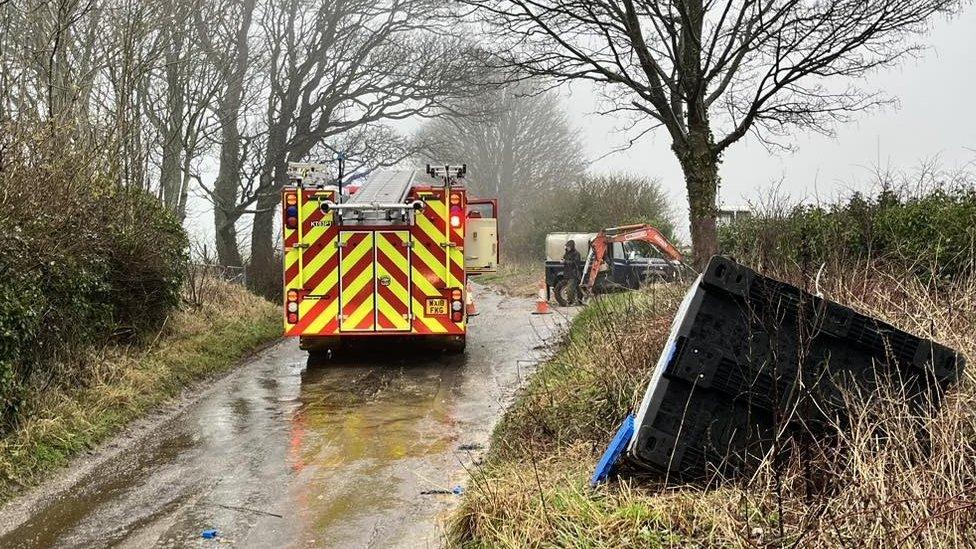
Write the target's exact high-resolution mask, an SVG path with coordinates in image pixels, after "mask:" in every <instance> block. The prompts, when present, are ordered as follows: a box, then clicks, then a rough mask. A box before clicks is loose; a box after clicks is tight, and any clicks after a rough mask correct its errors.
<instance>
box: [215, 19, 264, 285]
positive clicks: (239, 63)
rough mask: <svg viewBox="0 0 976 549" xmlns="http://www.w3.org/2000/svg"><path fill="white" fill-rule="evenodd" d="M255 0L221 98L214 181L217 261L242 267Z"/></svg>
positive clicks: (244, 21)
mask: <svg viewBox="0 0 976 549" xmlns="http://www.w3.org/2000/svg"><path fill="white" fill-rule="evenodd" d="M254 6H255V0H246V1H245V2H244V3H243V5H242V7H243V13H242V19H241V25H240V27H239V28H238V30H237V36H236V37H235V43H234V46H235V54H234V57H233V64H232V65H231V67H230V69H229V70H228V72H227V74H226V79H227V87H226V88H225V90H224V94H223V96H222V97H221V98H220V101H218V107H217V118H218V119H219V120H220V139H221V140H220V167H219V168H218V169H217V179H216V181H214V189H213V199H214V200H213V202H214V228H215V232H216V243H217V261H219V262H220V264H221V265H224V266H226V267H241V266H243V265H244V260H243V259H242V258H241V251H240V248H238V247H237V228H236V227H235V223H237V220H238V219H239V218H240V216H241V213H242V212H241V210H239V209H237V190H238V188H240V185H241V131H240V128H239V127H238V122H239V120H240V113H241V105H242V103H243V97H244V78H245V73H246V72H247V63H248V61H249V57H250V49H249V47H248V41H247V39H248V30H249V29H250V28H251V16H252V15H253V13H254Z"/></svg>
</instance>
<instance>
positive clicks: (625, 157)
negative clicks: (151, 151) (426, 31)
mask: <svg viewBox="0 0 976 549" xmlns="http://www.w3.org/2000/svg"><path fill="white" fill-rule="evenodd" d="M924 40H925V41H926V43H928V44H930V45H931V49H930V50H929V51H927V52H926V53H925V54H924V55H923V56H922V57H921V58H920V59H917V60H908V61H906V62H905V63H903V64H902V65H901V66H899V67H896V68H893V69H888V70H886V71H883V72H879V73H877V74H874V75H872V76H871V77H870V79H869V81H868V82H866V87H869V88H870V87H873V88H877V89H882V90H885V91H886V92H887V93H888V94H890V95H893V96H894V97H896V98H898V100H899V105H898V106H897V107H893V108H886V109H883V110H879V111H875V112H871V113H866V114H860V115H859V116H858V118H857V121H856V122H852V123H850V124H845V125H842V126H839V127H838V128H837V131H836V136H835V137H824V136H821V135H817V134H812V133H800V134H797V135H796V137H795V139H794V141H793V142H792V145H793V146H794V147H795V149H796V151H795V152H772V153H771V152H770V151H768V150H766V148H764V147H763V146H762V145H761V144H759V143H756V142H755V141H754V140H752V139H751V138H746V139H745V140H743V141H740V142H739V143H737V144H735V145H733V146H732V147H731V148H730V149H729V150H728V152H727V153H726V154H725V158H724V162H723V164H722V166H721V176H722V188H721V191H720V194H719V199H720V202H721V205H722V206H723V207H726V208H736V207H742V206H744V205H746V203H747V202H748V201H749V200H750V199H753V198H755V197H756V196H757V194H758V193H759V192H761V191H762V190H765V189H769V188H770V187H771V186H772V185H773V184H774V183H775V182H778V181H780V180H782V181H783V182H782V185H781V187H780V188H781V190H782V191H784V192H788V193H789V194H790V195H791V196H793V197H794V198H797V199H804V198H811V197H813V196H819V197H821V198H830V197H833V196H836V195H838V194H844V193H847V192H849V191H851V190H853V189H865V188H868V187H869V185H868V183H869V180H870V174H869V172H870V171H871V170H872V169H873V168H874V167H876V166H878V165H880V166H882V167H889V168H895V169H905V170H910V169H911V168H912V167H914V166H917V165H918V164H919V163H920V162H922V161H925V160H930V159H932V158H934V157H938V158H939V159H940V161H941V164H942V165H943V166H944V167H946V168H949V169H951V168H954V167H958V166H962V165H964V164H967V163H969V162H973V161H976V100H974V99H973V97H974V89H976V9H968V10H966V12H965V13H963V14H962V15H961V16H960V17H957V18H955V19H952V20H949V21H939V22H937V24H936V25H935V26H934V29H933V31H932V32H931V34H929V35H928V36H927V37H926V38H925V39H924ZM564 95H565V106H566V108H567V109H568V110H569V111H570V113H571V115H572V120H573V122H574V123H575V124H576V125H577V127H578V128H579V129H580V131H581V132H582V135H583V137H584V140H585V145H586V147H587V149H588V150H589V154H590V157H591V158H594V159H595V158H599V157H601V156H603V155H605V154H606V153H607V152H609V151H611V150H613V149H614V148H616V147H619V146H620V145H622V144H624V143H626V141H627V138H625V137H623V136H622V135H621V132H620V131H618V128H619V127H620V121H619V120H618V119H617V118H615V117H614V116H612V115H598V114H594V113H595V112H596V111H597V110H598V108H599V105H598V104H597V98H596V95H595V94H594V93H593V90H592V89H590V88H588V87H586V86H584V85H575V86H573V87H572V88H571V89H567V90H564ZM418 126H419V121H404V122H402V123H401V124H398V127H400V128H401V130H404V131H411V130H413V129H415V128H416V127H418ZM670 146H671V143H670V139H669V138H668V136H667V135H666V134H665V133H664V132H663V131H658V132H655V133H652V134H650V135H648V136H645V137H644V138H643V139H642V140H640V141H639V142H638V143H637V144H636V145H635V146H634V147H633V148H631V149H629V150H627V151H625V152H620V153H616V154H613V155H611V156H609V157H606V158H603V159H602V160H599V161H597V162H596V163H594V165H593V166H592V167H591V169H592V170H593V171H594V172H603V171H612V170H618V171H629V172H633V173H638V174H641V175H646V176H649V177H654V178H657V179H659V180H660V181H661V183H662V185H663V186H664V188H665V190H666V191H667V192H668V193H669V194H670V195H671V197H672V199H673V202H674V204H675V205H676V212H675V214H676V215H675V217H676V221H677V222H678V227H679V236H681V237H682V238H684V239H685V240H687V238H688V236H687V235H688V229H687V223H688V221H687V200H686V196H685V191H684V181H683V179H682V176H681V170H680V168H679V166H678V163H677V160H676V159H675V157H674V155H673V153H672V152H671V148H670ZM474 176H475V174H472V177H474ZM190 206H191V207H190V211H189V212H188V214H189V216H188V219H187V225H188V227H190V228H191V231H192V232H193V233H195V235H194V236H195V237H196V238H195V240H197V241H198V242H210V241H212V238H213V229H212V224H213V218H212V213H211V212H210V205H209V204H208V203H206V201H204V200H202V199H196V200H193V201H192V203H191V205H190ZM249 221H250V220H248V221H247V222H245V223H246V224H247V225H248V226H249ZM245 223H242V225H243V224H245ZM242 228H243V227H242ZM247 234H248V233H247V231H246V230H243V231H242V235H247Z"/></svg>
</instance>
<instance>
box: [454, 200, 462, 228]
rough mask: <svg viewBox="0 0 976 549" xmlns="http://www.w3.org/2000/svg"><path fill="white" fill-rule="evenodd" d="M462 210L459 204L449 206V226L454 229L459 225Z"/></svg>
mask: <svg viewBox="0 0 976 549" xmlns="http://www.w3.org/2000/svg"><path fill="white" fill-rule="evenodd" d="M463 215H464V212H463V211H462V210H461V207H460V206H454V207H452V208H451V227H454V228H455V229H456V228H458V227H460V226H461V219H462V216H463Z"/></svg>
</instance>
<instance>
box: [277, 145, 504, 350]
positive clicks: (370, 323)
mask: <svg viewBox="0 0 976 549" xmlns="http://www.w3.org/2000/svg"><path fill="white" fill-rule="evenodd" d="M466 172H467V168H466V166H439V167H431V166H428V167H427V169H426V171H425V173H423V172H420V171H383V172H378V173H376V174H374V175H372V176H371V177H369V178H368V179H367V180H366V181H365V182H363V183H361V184H360V185H358V188H356V189H355V192H352V193H350V190H349V189H348V188H346V189H344V188H342V184H341V179H340V180H339V181H338V182H336V181H335V180H332V179H331V177H330V176H329V175H328V171H327V167H326V166H324V165H320V164H296V163H293V164H290V165H289V184H288V185H287V186H285V188H284V189H283V190H282V200H281V204H282V235H283V238H284V254H283V255H284V331H285V335H286V336H298V337H299V338H300V341H301V347H302V348H303V349H307V350H310V351H313V352H315V351H322V350H326V349H334V348H336V347H338V346H339V344H340V343H341V342H342V341H344V340H349V339H351V338H366V337H397V336H409V337H422V338H427V339H428V340H429V341H430V342H432V343H434V344H435V345H436V346H439V347H440V348H443V349H446V350H448V351H453V352H460V351H462V350H463V349H464V344H465V335H466V333H467V326H468V312H469V305H471V303H472V302H471V300H472V297H471V295H470V293H469V288H468V277H469V276H471V275H474V274H478V273H485V272H493V271H495V270H496V268H497V264H498V232H497V210H498V207H497V201H495V200H484V199H473V198H471V197H469V196H468V192H467V190H466V189H465V187H464V185H463V181H464V176H465V175H466Z"/></svg>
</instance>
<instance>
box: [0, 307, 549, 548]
mask: <svg viewBox="0 0 976 549" xmlns="http://www.w3.org/2000/svg"><path fill="white" fill-rule="evenodd" d="M479 294H480V295H479V306H480V313H481V314H480V315H479V316H477V317H475V318H473V319H472V320H471V326H470V331H469V335H468V350H467V352H466V354H465V355H461V356H444V355H432V354H429V353H428V354H421V355H415V354H411V353H405V352H403V351H402V350H401V349H396V348H381V349H372V350H371V352H370V353H369V354H367V355H362V354H353V355H348V356H344V357H336V358H335V359H333V360H330V361H324V362H319V363H310V362H309V358H308V355H307V354H306V353H304V352H303V351H300V350H299V349H298V344H297V341H294V340H285V341H283V342H281V343H278V344H276V345H274V346H272V347H270V348H268V349H266V350H264V351H263V352H261V353H259V354H258V355H257V356H255V357H254V358H253V359H252V360H249V361H248V362H247V363H245V364H244V365H243V366H242V367H240V368H239V369H237V370H235V371H234V372H233V373H231V374H229V375H228V376H226V377H224V378H222V379H220V380H218V381H216V382H214V383H213V384H212V385H210V386H209V387H204V388H202V389H201V391H202V392H201V393H200V394H199V396H198V397H197V398H195V399H193V400H192V401H188V402H186V403H185V405H183V406H181V407H180V408H179V409H178V410H176V411H174V412H173V413H171V414H170V415H169V417H165V418H163V419H161V420H157V421H156V422H155V423H154V424H153V425H151V426H149V427H148V428H143V429H141V430H140V432H139V433H137V434H132V433H130V434H129V435H128V436H123V437H120V438H119V439H117V440H116V441H113V442H112V443H110V444H108V445H107V448H108V449H105V450H101V451H100V453H99V454H98V455H96V456H95V457H93V458H89V459H88V460H87V461H88V463H85V464H81V465H79V464H75V465H74V466H72V468H69V469H68V471H66V472H65V473H64V474H63V475H60V477H59V478H56V479H52V481H51V482H49V483H48V484H47V485H45V486H42V487H40V488H39V489H38V490H35V491H34V492H32V493H29V494H27V495H26V496H24V497H21V498H19V499H17V500H14V501H12V502H10V503H9V504H8V505H6V506H5V507H4V508H3V509H2V510H0V547H106V546H111V547H151V546H156V547H184V546H198V545H213V544H214V543H215V542H214V541H213V540H203V539H201V532H202V531H203V530H205V529H211V528H213V529H217V530H219V532H220V538H221V540H222V541H225V542H233V544H235V545H238V546H241V547H372V546H375V547H389V546H400V547H427V546H437V545H439V539H440V529H439V524H438V520H439V518H441V517H442V516H443V515H444V514H445V511H447V510H449V509H450V508H451V507H452V506H453V505H454V504H455V503H456V501H457V496H455V495H453V494H430V495H422V494H421V493H422V492H426V491H439V490H440V491H443V490H451V489H452V488H453V487H454V486H457V485H460V486H464V487H466V486H467V474H466V469H468V468H470V467H472V466H473V465H475V464H476V463H477V460H478V458H479V456H480V455H481V453H482V451H483V450H482V449H483V448H484V447H485V446H487V444H488V438H489V435H490V433H491V429H492V428H493V427H494V425H495V423H496V421H497V420H498V418H499V417H500V415H501V412H502V411H503V410H504V407H505V405H506V404H507V402H508V401H509V399H510V398H511V397H512V395H513V394H514V393H515V391H516V390H517V388H518V387H519V385H520V383H521V382H522V381H524V379H525V377H526V376H527V375H528V373H530V372H531V370H532V369H533V368H534V364H535V363H536V362H537V361H538V359H540V358H542V354H543V351H541V350H539V347H540V345H541V344H542V343H543V342H544V340H545V339H547V338H549V337H550V336H551V334H553V333H554V330H557V329H559V325H560V324H561V322H562V319H561V317H560V316H559V315H549V316H532V315H530V314H529V313H530V312H531V311H532V309H533V303H532V302H531V301H529V300H524V299H516V298H506V297H502V296H500V295H498V294H495V293H491V292H488V291H487V290H483V289H482V290H481V291H480V292H479Z"/></svg>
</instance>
